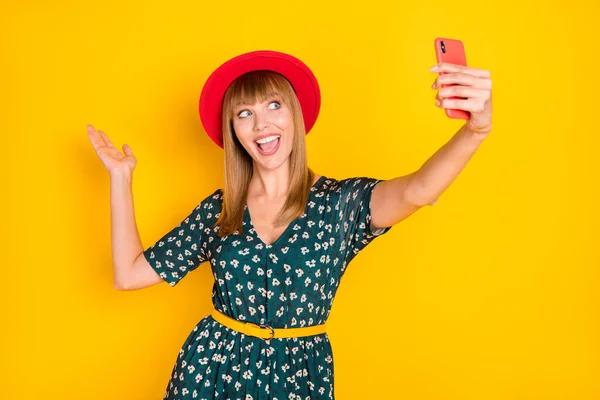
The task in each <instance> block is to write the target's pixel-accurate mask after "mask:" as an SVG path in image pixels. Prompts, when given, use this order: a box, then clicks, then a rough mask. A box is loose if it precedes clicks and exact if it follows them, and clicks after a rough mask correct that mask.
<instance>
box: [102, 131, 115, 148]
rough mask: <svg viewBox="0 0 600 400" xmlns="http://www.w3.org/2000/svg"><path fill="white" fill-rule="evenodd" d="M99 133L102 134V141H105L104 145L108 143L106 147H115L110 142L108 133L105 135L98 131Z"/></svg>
mask: <svg viewBox="0 0 600 400" xmlns="http://www.w3.org/2000/svg"><path fill="white" fill-rule="evenodd" d="M98 133H99V134H100V136H102V139H104V143H106V147H115V145H114V144H112V142H111V141H110V139H109V138H108V136H106V133H104V132H102V131H98Z"/></svg>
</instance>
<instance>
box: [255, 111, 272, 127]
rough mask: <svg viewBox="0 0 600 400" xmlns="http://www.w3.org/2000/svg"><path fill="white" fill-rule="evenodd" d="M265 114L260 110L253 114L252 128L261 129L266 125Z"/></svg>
mask: <svg viewBox="0 0 600 400" xmlns="http://www.w3.org/2000/svg"><path fill="white" fill-rule="evenodd" d="M268 125H269V124H268V122H267V116H266V115H265V114H264V113H262V112H256V113H255V114H254V130H255V131H261V130H263V129H265V127H266V126H268Z"/></svg>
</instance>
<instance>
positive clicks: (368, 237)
mask: <svg viewBox="0 0 600 400" xmlns="http://www.w3.org/2000/svg"><path fill="white" fill-rule="evenodd" d="M381 182H383V180H381V179H373V178H366V177H358V178H348V179H344V180H341V181H340V198H339V204H338V208H339V209H338V218H339V220H340V223H341V233H342V238H343V240H344V242H345V243H344V244H345V253H346V262H350V260H352V258H354V257H355V256H356V255H357V254H358V253H359V252H360V251H361V250H363V249H364V248H365V247H366V246H367V245H368V244H369V243H371V242H372V241H373V240H374V239H375V238H376V237H378V236H381V235H383V234H384V233H386V232H388V231H389V230H390V229H391V226H389V227H383V228H379V229H375V230H374V229H372V227H371V219H372V217H371V196H372V194H373V189H375V187H376V186H377V185H378V184H380V183H381Z"/></svg>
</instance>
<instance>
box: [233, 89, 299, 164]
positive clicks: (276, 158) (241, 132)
mask: <svg viewBox="0 0 600 400" xmlns="http://www.w3.org/2000/svg"><path fill="white" fill-rule="evenodd" d="M233 129H234V131H235V134H236V136H237V138H238V140H239V141H240V143H241V144H242V146H243V147H244V149H246V151H247V152H248V154H250V156H251V157H252V159H253V160H254V163H255V164H258V165H259V166H262V167H264V168H266V169H277V168H279V167H280V166H281V165H282V164H284V163H285V162H286V161H287V159H288V157H289V155H290V153H291V151H292V143H293V138H294V121H293V119H292V113H291V110H290V109H289V108H288V107H287V106H286V105H285V104H284V103H283V101H282V100H281V96H279V95H276V94H274V95H272V96H271V97H269V98H268V99H267V101H265V102H264V103H256V104H254V105H240V106H238V107H236V108H235V109H234V110H233Z"/></svg>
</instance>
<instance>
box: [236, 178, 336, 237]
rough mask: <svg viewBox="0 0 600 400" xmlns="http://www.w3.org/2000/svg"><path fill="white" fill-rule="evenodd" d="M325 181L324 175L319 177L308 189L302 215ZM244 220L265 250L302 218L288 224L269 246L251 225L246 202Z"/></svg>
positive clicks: (306, 212)
mask: <svg viewBox="0 0 600 400" xmlns="http://www.w3.org/2000/svg"><path fill="white" fill-rule="evenodd" d="M324 179H325V175H321V176H320V177H319V179H317V181H316V182H315V183H313V185H312V186H311V187H310V191H309V192H308V198H307V200H306V205H305V206H304V215H307V214H308V203H309V202H310V200H311V196H312V194H313V193H314V192H315V190H316V188H317V187H318V185H319V183H321V181H323V180H324ZM244 218H245V219H246V222H247V224H248V226H249V227H250V231H252V232H254V237H255V238H256V239H257V240H258V242H259V243H261V244H262V245H263V246H265V247H266V248H271V247H273V246H275V245H276V244H277V243H279V241H280V240H281V239H282V238H283V237H285V236H286V235H287V233H288V232H289V230H290V229H292V228H293V226H294V225H295V224H296V223H297V222H298V221H299V220H300V219H302V218H303V217H302V216H300V217H298V218H296V219H295V220H293V221H292V222H290V223H289V224H288V226H287V227H286V228H285V229H284V230H283V232H281V235H279V237H277V239H275V241H274V242H273V243H271V244H267V243H265V242H264V241H263V240H262V239H261V237H260V236H259V235H258V232H257V231H256V228H255V227H254V224H253V223H252V216H251V215H250V210H249V209H248V202H246V203H245V204H244Z"/></svg>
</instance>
